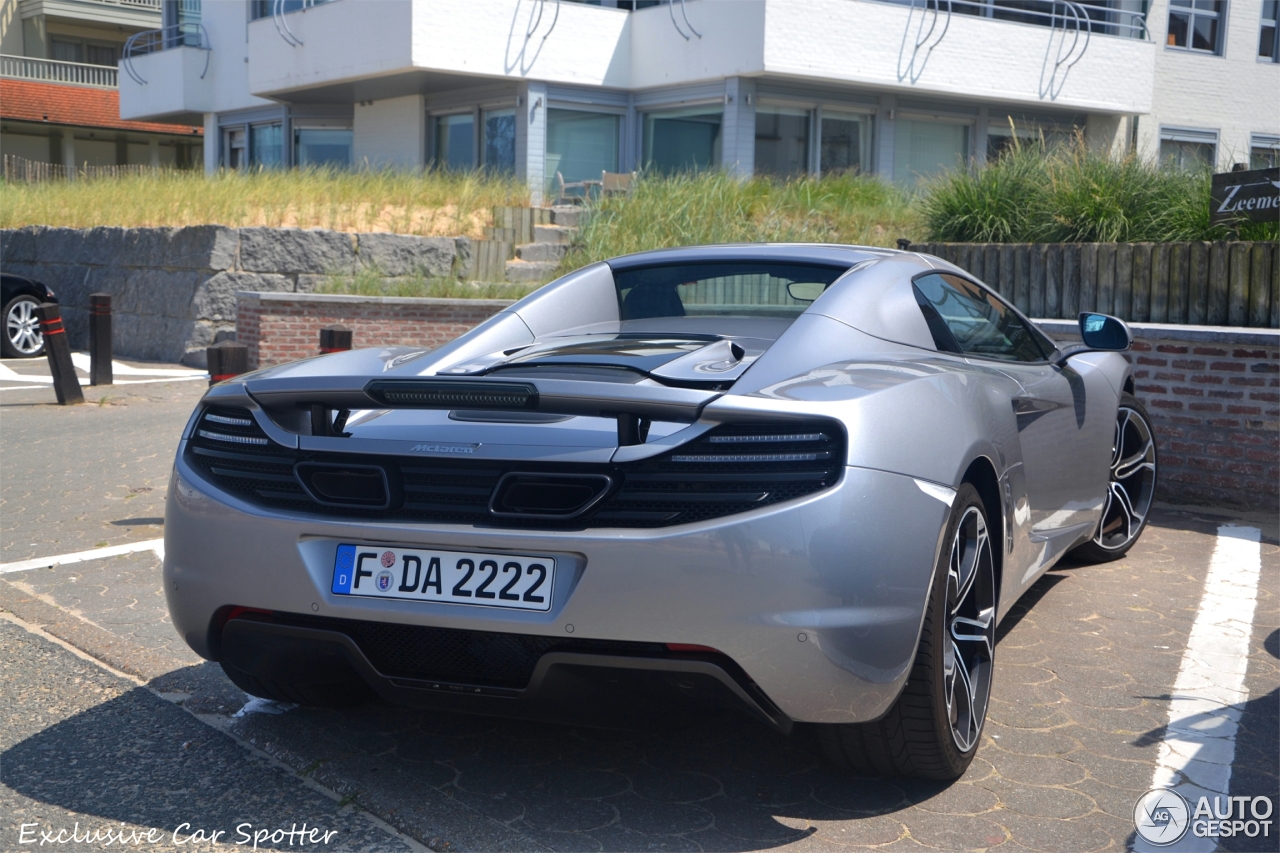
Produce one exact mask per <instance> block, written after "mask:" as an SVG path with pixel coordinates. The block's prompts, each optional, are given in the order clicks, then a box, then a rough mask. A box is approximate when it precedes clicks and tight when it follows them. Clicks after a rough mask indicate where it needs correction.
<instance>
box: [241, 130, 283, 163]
mask: <svg viewBox="0 0 1280 853" xmlns="http://www.w3.org/2000/svg"><path fill="white" fill-rule="evenodd" d="M249 162H250V163H251V164H253V165H254V166H258V167H261V168H263V169H279V168H280V167H281V166H283V165H284V128H283V126H282V125H281V124H280V123H279V122H276V123H275V124H255V125H253V126H251V127H250V128H249Z"/></svg>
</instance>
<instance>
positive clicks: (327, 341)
mask: <svg viewBox="0 0 1280 853" xmlns="http://www.w3.org/2000/svg"><path fill="white" fill-rule="evenodd" d="M349 349H351V330H350V329H348V328H347V327H346V326H325V327H324V328H323V329H321V330H320V354H321V355H325V354H326V353H331V352H344V351H346V350H349Z"/></svg>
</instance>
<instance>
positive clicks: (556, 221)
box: [551, 205, 586, 228]
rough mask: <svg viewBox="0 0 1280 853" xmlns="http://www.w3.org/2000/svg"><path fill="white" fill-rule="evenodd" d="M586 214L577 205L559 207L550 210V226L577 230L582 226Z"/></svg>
mask: <svg viewBox="0 0 1280 853" xmlns="http://www.w3.org/2000/svg"><path fill="white" fill-rule="evenodd" d="M585 215H586V213H585V211H583V209H582V208H581V207H578V206H577V205H561V206H559V207H553V208H551V224H553V225H564V226H566V227H569V228H577V227H578V226H579V225H581V224H582V220H583V218H584V217H585Z"/></svg>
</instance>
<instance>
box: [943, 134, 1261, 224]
mask: <svg viewBox="0 0 1280 853" xmlns="http://www.w3.org/2000/svg"><path fill="white" fill-rule="evenodd" d="M1210 180H1211V173H1210V172H1209V171H1208V170H1202V171H1197V172H1182V171H1178V170H1175V169H1168V168H1162V167H1161V166H1159V165H1158V164H1156V163H1154V162H1151V161H1149V160H1143V159H1140V158H1138V157H1137V156H1135V155H1133V154H1129V155H1126V156H1119V157H1117V156H1111V155H1108V154H1102V153H1099V152H1097V151H1093V150H1090V149H1089V147H1088V146H1086V145H1085V143H1084V140H1083V138H1080V137H1077V138H1076V139H1075V140H1073V141H1072V142H1071V143H1070V144H1066V145H1060V146H1057V147H1050V146H1047V145H1046V144H1045V143H1044V142H1043V141H1038V142H1029V143H1028V142H1023V143H1017V144H1015V145H1014V146H1012V147H1011V148H1010V149H1008V150H1007V151H1006V152H1005V153H1004V154H1003V155H1002V156H1000V157H999V158H998V159H996V160H994V161H992V162H990V163H987V164H986V165H983V166H978V167H975V168H973V169H971V170H967V171H965V170H956V171H952V172H947V173H945V174H943V175H940V176H939V177H937V178H935V179H934V180H932V181H930V182H928V183H927V184H926V185H925V187H924V190H923V192H922V194H921V196H920V201H919V210H920V215H921V218H922V220H923V224H924V230H925V231H926V232H927V234H928V239H930V240H936V241H942V242H955V243H986V242H992V243H1036V242H1043V243H1070V242H1082V243H1127V242H1140V241H1151V242H1166V241H1170V242H1172V241H1182V240H1227V239H1242V240H1275V239H1276V237H1277V227H1276V223H1275V222H1260V223H1243V224H1241V225H1240V226H1239V227H1238V228H1237V229H1232V228H1230V227H1228V226H1225V225H1210V224H1209V188H1210ZM1237 235H1238V236H1237Z"/></svg>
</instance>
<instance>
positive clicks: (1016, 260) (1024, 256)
mask: <svg viewBox="0 0 1280 853" xmlns="http://www.w3.org/2000/svg"><path fill="white" fill-rule="evenodd" d="M1030 253H1031V247H1030V246H1029V245H1027V244H1026V243H1018V244H1016V245H1015V246H1014V247H1013V282H1014V284H1013V290H1012V292H1011V293H1008V294H1006V296H1012V297H1013V304H1014V305H1016V306H1018V310H1019V311H1021V312H1022V313H1023V314H1030V313H1031V270H1030V269H1029V267H1030V260H1031V258H1030Z"/></svg>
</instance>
